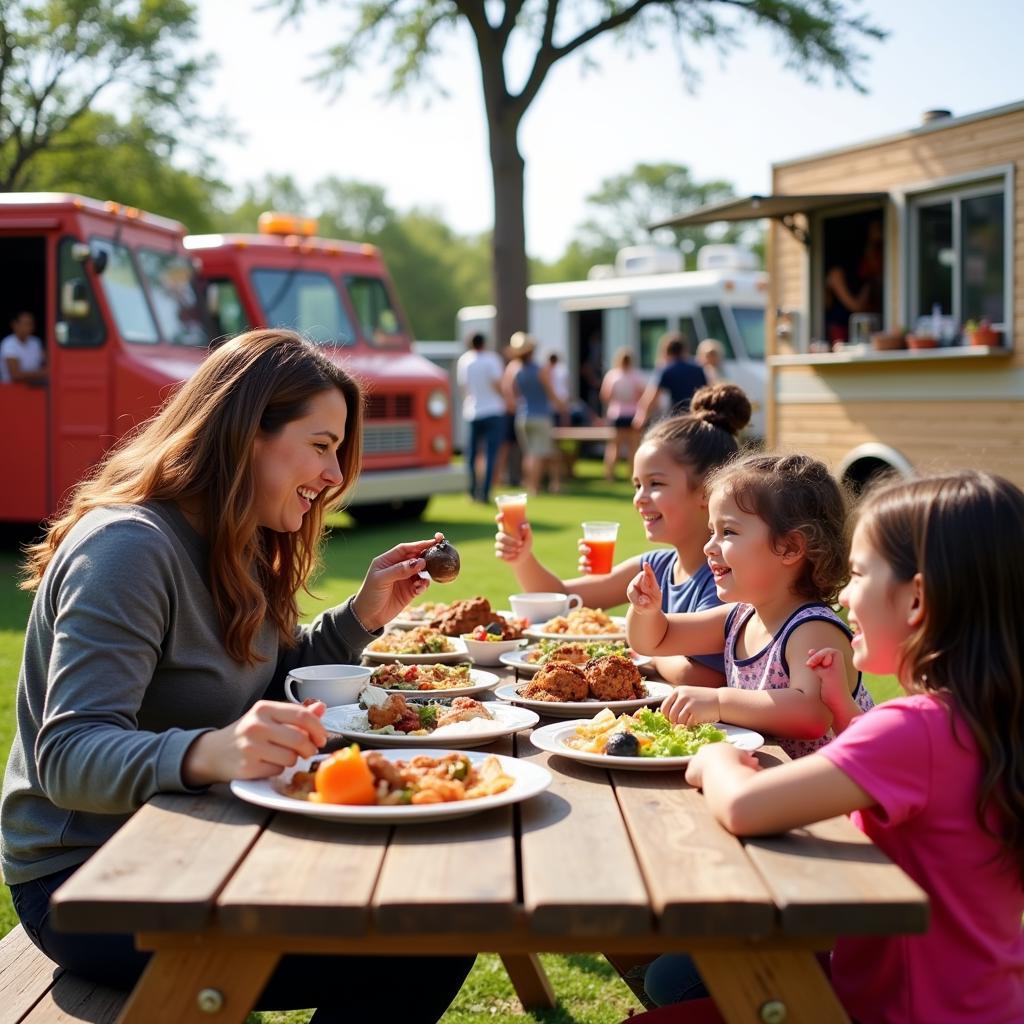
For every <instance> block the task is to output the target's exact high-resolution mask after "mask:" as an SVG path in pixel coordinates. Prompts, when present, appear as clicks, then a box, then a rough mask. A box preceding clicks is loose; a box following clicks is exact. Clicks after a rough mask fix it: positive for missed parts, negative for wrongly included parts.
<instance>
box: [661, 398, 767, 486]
mask: <svg viewBox="0 0 1024 1024" xmlns="http://www.w3.org/2000/svg"><path fill="white" fill-rule="evenodd" d="M750 412H751V410H750V399H749V398H747V395H746V392H744V390H743V389H742V388H741V387H737V385H735V384H710V385H707V386H705V387H702V388H698V389H697V390H696V391H695V392H694V393H693V398H692V399H691V401H690V411H689V412H688V413H682V414H680V415H679V416H669V417H667V418H666V419H663V420H658V421H657V422H656V423H655V424H654V425H653V426H652V427H651V428H650V429H649V430H648V431H647V432H646V433H645V434H644V437H643V443H644V444H656V445H658V446H659V447H662V448H664V449H665V451H666V452H667V453H668V454H669V455H670V456H671V458H672V459H673V461H674V462H677V463H678V464H679V465H680V466H684V467H685V468H686V469H687V471H688V472H689V473H690V477H691V480H690V485H691V487H699V486H701V485H702V484H703V482H704V478H705V477H706V476H707V474H708V473H709V472H710V471H711V470H712V469H715V468H716V467H718V466H721V465H723V464H725V463H726V462H728V461H729V460H730V459H733V458H735V457H736V453H737V452H738V451H739V449H740V446H739V443H738V442H737V441H736V435H737V434H738V433H739V432H740V431H741V430H742V429H743V428H744V427H745V426H746V425H747V424H748V423H749V422H750Z"/></svg>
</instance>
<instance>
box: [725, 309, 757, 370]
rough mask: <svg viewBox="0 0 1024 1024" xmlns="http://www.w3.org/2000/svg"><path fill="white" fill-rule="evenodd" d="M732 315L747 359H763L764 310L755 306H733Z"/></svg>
mask: <svg viewBox="0 0 1024 1024" xmlns="http://www.w3.org/2000/svg"><path fill="white" fill-rule="evenodd" d="M732 315H733V316H734V317H736V326H737V327H738V328H739V330H740V337H741V338H742V339H743V347H744V348H745V349H746V350H747V358H748V359H764V310H763V309H758V308H757V307H756V306H733V309H732Z"/></svg>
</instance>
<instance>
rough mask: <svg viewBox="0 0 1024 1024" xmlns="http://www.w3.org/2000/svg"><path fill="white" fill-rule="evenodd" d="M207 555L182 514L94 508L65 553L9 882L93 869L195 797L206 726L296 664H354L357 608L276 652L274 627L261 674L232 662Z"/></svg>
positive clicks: (28, 697) (10, 819)
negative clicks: (168, 795)
mask: <svg viewBox="0 0 1024 1024" xmlns="http://www.w3.org/2000/svg"><path fill="white" fill-rule="evenodd" d="M206 566H207V546H206V541H205V540H204V539H203V538H202V537H200V535H199V534H197V533H196V532H195V531H194V530H193V529H192V528H191V527H190V526H189V524H188V522H187V521H186V520H185V518H184V516H183V515H182V514H181V512H180V511H179V510H178V508H177V506H175V505H173V504H170V503H167V504H163V503H153V504H147V505H132V506H129V505H121V506H114V507H109V508H103V509H96V510H94V511H92V512H90V513H88V514H87V515H85V516H84V517H83V518H82V520H81V521H80V522H79V523H77V524H76V525H75V527H74V528H73V529H72V530H71V532H70V533H69V534H68V536H67V537H66V538H65V540H64V542H63V543H62V544H61V545H60V547H59V548H58V549H57V552H56V554H55V555H54V557H53V560H52V561H51V562H50V564H49V566H48V567H47V569H46V573H45V575H44V576H43V580H42V583H41V584H40V587H39V590H38V592H37V593H36V596H35V601H34V602H33V605H32V612H31V614H30V616H29V622H28V630H27V633H26V635H25V654H24V658H23V660H22V666H21V674H20V677H19V679H18V693H17V733H16V735H15V738H14V744H13V746H12V748H11V756H10V760H9V761H8V762H7V772H6V774H5V776H4V785H3V798H2V803H0V865H2V867H3V872H4V879H5V881H6V882H7V883H8V884H11V883H18V882H27V881H30V880H32V879H33V878H39V877H42V876H44V875H48V874H51V873H53V872H55V871H59V870H61V869H62V868H66V867H70V866H71V865H74V864H78V863H81V862H82V861H84V860H86V859H87V858H88V857H89V856H90V854H91V853H92V852H93V851H94V850H95V849H96V848H97V847H98V846H100V845H101V844H102V843H104V842H106V840H107V839H109V838H110V837H111V836H112V835H113V834H114V832H116V831H117V829H118V828H119V827H120V826H121V825H122V824H123V823H124V822H125V821H126V820H127V819H128V817H129V816H130V815H131V814H132V812H133V811H135V810H137V809H138V808H139V807H140V806H141V805H142V804H143V803H145V801H146V800H148V799H149V798H150V797H151V796H152V795H153V794H154V793H161V792H188V791H189V790H188V787H187V786H186V785H185V784H184V782H183V781H182V778H181V766H182V761H183V759H184V756H185V752H186V751H187V750H188V747H189V745H190V744H191V743H192V742H193V740H195V739H196V737H197V736H199V735H200V734H201V733H203V732H205V731H208V730H211V729H219V728H222V727H223V726H226V725H229V724H230V723H231V722H234V721H235V720H236V719H238V718H239V717H240V716H241V715H242V714H244V713H245V711H247V710H248V709H249V708H250V707H252V705H253V704H254V703H255V702H256V701H257V700H259V699H260V698H262V697H266V698H271V699H283V690H282V685H283V682H284V678H285V676H286V674H287V672H288V670H289V669H291V668H294V667H295V666H297V665H315V664H318V663H341V662H353V661H356V660H358V658H359V655H360V654H361V652H362V650H363V648H364V647H365V646H366V644H368V643H369V642H370V641H371V640H372V639H373V637H374V635H376V634H371V633H367V632H366V631H365V630H364V629H363V627H362V626H361V625H360V624H359V622H358V620H357V619H356V618H355V616H354V615H353V614H352V612H351V611H350V610H349V607H348V602H346V603H345V604H343V605H340V606H339V607H337V608H334V609H331V610H329V611H327V612H324V614H322V615H321V616H319V618H317V619H316V621H314V622H313V623H312V625H309V626H301V627H299V629H298V644H297V646H295V647H293V648H290V649H288V650H284V651H282V650H279V646H278V636H277V630H276V627H275V626H273V624H271V623H269V622H267V623H264V624H263V626H262V628H261V629H260V631H259V633H258V634H257V637H256V643H255V649H256V651H257V652H258V653H259V654H260V655H261V656H262V657H263V658H264V659H265V660H264V661H260V662H257V663H256V664H255V665H242V664H239V663H238V662H236V661H234V660H232V658H231V657H230V656H229V655H228V653H227V651H226V650H225V649H224V644H223V641H222V639H221V632H220V623H219V621H218V619H217V614H216V612H215V610H214V607H213V600H212V598H211V596H210V592H209V590H208V589H207V585H206V574H207V570H206Z"/></svg>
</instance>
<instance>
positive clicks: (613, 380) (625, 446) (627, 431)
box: [601, 348, 647, 481]
mask: <svg viewBox="0 0 1024 1024" xmlns="http://www.w3.org/2000/svg"><path fill="white" fill-rule="evenodd" d="M646 387H647V378H646V377H644V375H643V374H642V373H640V372H639V370H636V369H635V368H634V367H633V353H632V352H630V350H629V349H628V348H620V349H619V350H618V351H617V352H616V353H615V357H614V360H613V361H612V368H611V369H610V370H609V371H608V372H607V373H606V374H605V375H604V380H603V381H601V401H602V402H603V403H604V407H605V419H607V420H608V422H609V423H610V424H611V426H613V427H614V428H615V436H614V437H613V438H612V439H611V440H610V441H608V442H607V443H606V444H605V446H604V478H605V480H608V481H613V480H614V479H615V463H616V462H618V460H619V457H620V455H621V457H622V458H624V459H625V460H626V465H627V467H628V466H632V465H633V456H634V455H635V454H636V448H637V445H638V444H639V443H640V431H639V430H636V429H635V428H634V427H633V417H634V416H636V410H637V403H638V402H639V401H640V396H641V395H643V393H644V390H645V389H646Z"/></svg>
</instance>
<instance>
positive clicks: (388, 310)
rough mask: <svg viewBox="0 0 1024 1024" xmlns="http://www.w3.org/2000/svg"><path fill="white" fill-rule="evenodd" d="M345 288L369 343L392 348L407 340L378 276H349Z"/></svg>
mask: <svg viewBox="0 0 1024 1024" xmlns="http://www.w3.org/2000/svg"><path fill="white" fill-rule="evenodd" d="M345 287H346V288H348V297H349V298H350V299H351V300H352V308H353V309H355V311H356V316H357V317H358V318H359V326H360V328H361V329H362V332H363V337H364V338H366V340H367V341H369V342H371V343H372V344H374V345H393V344H394V343H395V342H396V341H398V342H400V341H404V340H405V333H404V331H403V330H402V324H401V321H400V320H399V319H398V313H397V311H396V310H395V308H394V306H392V304H391V297H390V296H389V295H388V290H387V288H385V287H384V282H383V281H382V280H381V279H380V278H379V277H346V278H345Z"/></svg>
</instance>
